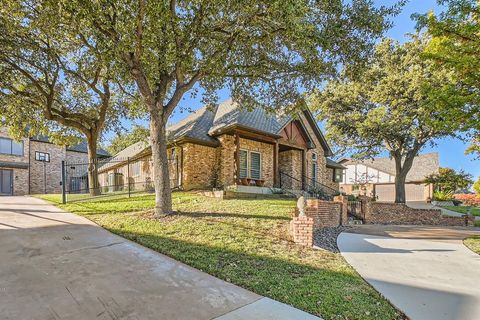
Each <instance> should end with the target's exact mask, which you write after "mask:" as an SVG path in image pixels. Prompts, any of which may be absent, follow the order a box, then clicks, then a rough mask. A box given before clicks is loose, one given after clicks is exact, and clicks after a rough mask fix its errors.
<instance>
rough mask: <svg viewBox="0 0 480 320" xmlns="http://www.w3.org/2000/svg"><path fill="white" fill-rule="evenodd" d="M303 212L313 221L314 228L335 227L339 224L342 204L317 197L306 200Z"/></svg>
mask: <svg viewBox="0 0 480 320" xmlns="http://www.w3.org/2000/svg"><path fill="white" fill-rule="evenodd" d="M305 214H306V215H307V216H309V217H311V218H313V221H314V229H318V228H325V227H337V226H339V225H340V224H341V219H342V204H341V203H338V202H333V201H323V200H318V199H312V200H307V207H306V208H305Z"/></svg>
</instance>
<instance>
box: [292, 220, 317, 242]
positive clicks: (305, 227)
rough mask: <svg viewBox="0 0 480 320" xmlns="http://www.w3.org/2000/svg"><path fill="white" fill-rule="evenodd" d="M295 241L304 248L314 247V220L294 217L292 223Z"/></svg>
mask: <svg viewBox="0 0 480 320" xmlns="http://www.w3.org/2000/svg"><path fill="white" fill-rule="evenodd" d="M290 229H291V232H292V235H293V241H294V242H295V243H298V244H300V245H302V246H306V247H312V246H313V218H310V217H307V216H298V217H294V218H293V220H292V221H290Z"/></svg>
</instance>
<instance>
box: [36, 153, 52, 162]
mask: <svg viewBox="0 0 480 320" xmlns="http://www.w3.org/2000/svg"><path fill="white" fill-rule="evenodd" d="M40 154H43V156H44V159H45V160H41V159H40ZM37 155H38V157H37ZM47 158H48V160H46V159H47ZM35 161H41V162H50V153H48V152H43V151H35Z"/></svg>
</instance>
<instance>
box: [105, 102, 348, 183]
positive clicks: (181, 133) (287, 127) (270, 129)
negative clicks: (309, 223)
mask: <svg viewBox="0 0 480 320" xmlns="http://www.w3.org/2000/svg"><path fill="white" fill-rule="evenodd" d="M167 131H168V150H167V152H168V158H169V167H170V181H171V186H172V187H179V188H182V189H184V190H191V189H208V188H212V187H213V188H228V187H231V186H237V185H240V184H243V185H246V184H248V185H250V186H254V185H256V186H264V187H274V186H280V185H282V187H283V188H287V189H295V190H297V189H303V188H305V186H306V185H312V184H317V185H318V186H319V187H324V188H326V189H329V190H333V191H338V188H339V182H340V181H342V177H343V169H344V168H343V167H342V166H341V165H340V164H338V163H336V162H334V161H332V160H330V159H328V158H327V157H328V156H331V155H332V152H331V150H330V147H329V146H328V144H327V142H326V140H325V138H324V136H323V134H322V132H321V131H320V129H319V127H318V126H317V123H316V121H315V119H314V117H313V116H312V114H311V113H310V111H308V110H306V111H303V112H300V113H299V114H298V117H295V118H293V117H290V116H276V115H273V114H269V113H267V112H266V111H265V110H263V109H255V110H252V111H247V110H243V109H241V108H239V106H238V104H237V103H235V102H233V101H232V100H227V101H225V102H223V103H221V104H219V105H218V106H216V107H214V108H213V109H208V108H206V107H203V108H201V109H199V110H197V111H195V112H194V113H192V114H191V115H189V116H188V117H186V118H185V119H183V120H182V121H180V122H178V123H176V124H173V125H171V126H169V127H168V128H167ZM150 159H151V148H150V147H149V145H148V144H147V143H144V142H138V143H136V144H134V145H132V146H129V147H128V148H126V149H124V150H123V151H121V152H120V153H119V154H117V155H116V156H115V157H114V158H113V159H112V160H111V161H109V162H107V163H106V164H104V165H102V166H100V168H99V172H100V173H101V174H100V179H99V180H100V182H101V184H102V185H103V186H112V185H122V184H124V183H127V181H126V180H127V178H126V177H130V180H129V181H128V182H129V183H130V184H131V185H133V186H138V185H139V184H145V185H147V187H151V186H150V184H151V182H152V177H153V173H152V171H153V170H152V164H151V160H150ZM127 161H128V163H129V165H128V166H127ZM250 190H252V188H250Z"/></svg>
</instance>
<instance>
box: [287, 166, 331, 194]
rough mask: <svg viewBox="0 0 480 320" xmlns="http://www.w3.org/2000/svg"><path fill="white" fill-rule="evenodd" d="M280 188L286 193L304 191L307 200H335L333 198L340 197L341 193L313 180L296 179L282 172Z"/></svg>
mask: <svg viewBox="0 0 480 320" xmlns="http://www.w3.org/2000/svg"><path fill="white" fill-rule="evenodd" d="M279 188H280V189H282V190H284V191H285V192H292V191H295V190H302V191H304V192H303V195H304V196H305V197H306V198H313V199H322V200H333V197H334V196H336V195H339V194H340V193H339V191H338V190H335V189H333V188H330V187H329V186H326V185H324V184H322V183H320V182H318V181H316V180H314V179H312V178H309V177H307V176H302V177H301V178H295V177H293V176H291V175H289V174H288V173H285V172H282V171H280V174H279Z"/></svg>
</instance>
